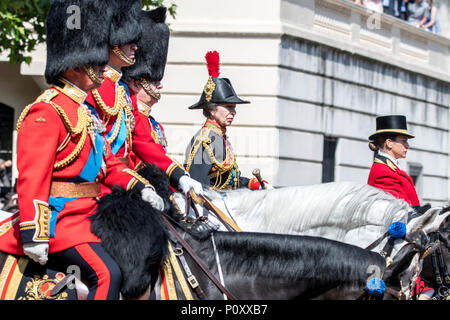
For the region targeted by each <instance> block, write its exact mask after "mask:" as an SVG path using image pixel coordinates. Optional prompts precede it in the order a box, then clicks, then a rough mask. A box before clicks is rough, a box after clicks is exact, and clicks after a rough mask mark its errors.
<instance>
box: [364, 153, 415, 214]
mask: <svg viewBox="0 0 450 320" xmlns="http://www.w3.org/2000/svg"><path fill="white" fill-rule="evenodd" d="M367 183H368V184H369V185H371V186H373V187H376V188H379V189H382V190H384V191H386V192H389V193H390V194H392V195H393V196H394V197H396V198H399V199H403V200H405V201H406V202H407V203H408V204H409V205H410V206H420V202H419V198H418V197H417V192H416V188H415V187H414V183H413V181H412V179H411V177H410V176H409V175H408V174H407V173H406V172H404V171H403V170H401V169H400V168H399V167H397V166H396V165H395V164H394V163H392V161H391V160H389V159H388V158H386V157H383V156H382V155H379V154H377V155H376V156H375V159H374V162H373V165H372V168H371V169H370V173H369V179H368V182H367Z"/></svg>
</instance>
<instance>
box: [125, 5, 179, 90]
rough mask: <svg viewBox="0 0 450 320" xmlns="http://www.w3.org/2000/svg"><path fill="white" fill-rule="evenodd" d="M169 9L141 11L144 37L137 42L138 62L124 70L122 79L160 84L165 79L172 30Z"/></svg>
mask: <svg viewBox="0 0 450 320" xmlns="http://www.w3.org/2000/svg"><path fill="white" fill-rule="evenodd" d="M166 13H167V8H165V7H158V8H156V9H154V10H151V11H146V10H141V14H140V16H141V19H140V24H141V26H142V37H141V38H140V39H139V41H138V42H137V47H138V49H137V50H136V53H135V59H136V62H135V63H134V64H133V65H131V66H129V67H124V68H122V79H123V80H124V81H126V82H127V81H129V80H131V79H136V80H138V79H141V78H144V79H146V80H149V81H153V82H158V81H161V80H162V78H163V77H164V70H165V68H166V63H167V53H168V50H169V37H170V30H169V27H168V26H167V24H166V23H165V21H166Z"/></svg>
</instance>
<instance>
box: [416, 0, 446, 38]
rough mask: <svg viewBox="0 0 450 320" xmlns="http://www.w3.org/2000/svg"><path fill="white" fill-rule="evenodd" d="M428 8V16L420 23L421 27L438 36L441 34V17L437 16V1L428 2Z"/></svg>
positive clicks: (428, 0)
mask: <svg viewBox="0 0 450 320" xmlns="http://www.w3.org/2000/svg"><path fill="white" fill-rule="evenodd" d="M427 2H428V6H429V8H430V10H429V12H428V16H426V17H425V18H423V19H422V21H420V24H419V25H420V27H421V28H423V29H426V30H428V31H431V32H434V33H436V34H441V24H440V22H439V17H438V15H437V7H436V1H434V0H427Z"/></svg>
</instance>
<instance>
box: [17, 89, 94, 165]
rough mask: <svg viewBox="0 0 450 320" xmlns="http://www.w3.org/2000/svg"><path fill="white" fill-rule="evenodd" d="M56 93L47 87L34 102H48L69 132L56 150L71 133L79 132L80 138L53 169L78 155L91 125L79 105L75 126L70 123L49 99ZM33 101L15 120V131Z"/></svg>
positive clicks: (61, 148)
mask: <svg viewBox="0 0 450 320" xmlns="http://www.w3.org/2000/svg"><path fill="white" fill-rule="evenodd" d="M56 95H58V92H56V90H54V89H48V90H46V91H45V92H44V93H43V94H42V95H41V96H39V97H38V98H37V99H36V101H35V102H34V103H37V102H45V103H48V104H50V105H51V106H52V107H53V108H54V109H55V110H56V112H57V113H58V115H59V116H60V118H61V120H62V121H63V123H64V126H65V127H66V129H67V131H68V132H69V133H68V136H67V137H66V138H65V139H64V142H63V144H64V147H62V146H60V147H59V148H58V150H57V152H60V151H62V150H63V149H64V148H65V147H66V146H67V144H68V142H69V140H70V136H71V135H80V134H81V136H80V139H79V140H78V143H77V145H76V147H75V149H74V150H73V151H72V152H71V153H70V154H69V155H68V156H67V157H66V158H64V159H63V160H61V161H58V162H56V163H55V164H54V165H53V168H54V169H55V170H59V169H62V168H64V167H65V166H67V165H68V164H70V163H72V162H73V161H74V160H75V159H76V158H77V157H78V155H79V154H80V153H81V150H82V149H83V147H84V144H85V142H86V136H87V131H88V127H89V126H90V125H91V126H92V119H91V118H90V117H89V116H88V115H87V113H86V111H85V110H84V108H83V107H81V106H80V107H79V108H78V110H77V115H78V122H77V124H76V126H75V127H74V126H73V125H72V123H71V122H70V120H69V117H68V116H67V114H66V113H65V112H64V109H63V108H62V107H61V106H59V105H57V104H56V103H54V102H52V101H51V99H53V98H54V97H55V96H56ZM34 103H33V104H29V105H28V106H26V107H25V109H24V110H23V111H22V113H21V114H20V116H19V119H18V120H17V125H16V129H17V131H19V130H20V128H21V126H22V122H23V120H24V119H25V117H26V116H27V114H28V112H29V111H30V109H31V107H32V106H33V105H34Z"/></svg>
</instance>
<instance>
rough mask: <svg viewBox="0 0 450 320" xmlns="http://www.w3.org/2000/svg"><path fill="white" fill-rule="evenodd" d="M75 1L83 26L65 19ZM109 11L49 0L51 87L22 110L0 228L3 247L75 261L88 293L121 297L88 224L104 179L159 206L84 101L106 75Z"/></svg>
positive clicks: (93, 2) (95, 4) (53, 261)
mask: <svg viewBox="0 0 450 320" xmlns="http://www.w3.org/2000/svg"><path fill="white" fill-rule="evenodd" d="M72 5H76V6H78V7H79V8H80V14H81V21H82V23H81V25H80V29H70V28H68V27H67V25H66V19H67V17H68V14H67V12H68V7H69V6H72ZM111 18H112V10H110V8H109V7H108V6H105V3H104V1H100V0H52V2H51V5H50V9H49V12H48V16H47V40H46V41H47V65H46V70H45V77H46V80H47V82H48V83H49V84H50V85H51V87H50V88H49V89H47V90H46V91H44V92H43V93H42V94H41V95H40V96H39V97H38V98H37V99H36V101H35V102H34V103H32V104H30V105H29V106H27V107H26V108H25V109H24V111H23V112H22V114H21V115H20V117H19V120H18V123H17V131H18V138H17V167H18V171H19V176H18V180H17V193H18V203H19V210H20V211H19V213H18V214H17V215H14V216H11V220H10V221H9V222H6V224H3V227H2V232H1V234H0V251H2V252H6V253H9V254H12V255H26V256H28V257H30V258H31V259H33V260H34V261H35V262H38V263H40V264H42V265H44V264H46V263H47V261H48V262H49V264H50V265H51V266H52V268H55V270H61V271H66V270H67V268H68V266H74V265H75V266H78V267H79V268H80V275H81V277H82V279H83V280H85V281H86V283H87V285H88V289H89V293H88V296H87V298H88V299H99V300H105V299H118V298H119V291H120V285H121V281H122V274H121V271H120V268H119V267H118V265H117V263H116V262H115V261H114V260H113V259H112V258H111V256H110V255H109V254H108V253H107V252H106V251H105V249H104V248H103V247H102V244H101V240H100V239H99V238H98V237H97V236H96V235H94V234H93V233H92V231H91V222H90V219H89V217H90V216H92V215H93V214H94V213H95V211H96V209H97V200H96V199H97V197H99V196H100V188H101V186H102V185H106V186H108V187H112V186H113V185H117V186H119V187H121V188H123V189H127V190H132V189H133V190H136V191H137V192H140V194H141V195H142V198H143V199H144V200H146V201H148V202H150V203H151V204H152V205H153V206H154V207H155V208H159V209H162V208H163V207H164V202H163V200H162V199H161V198H160V197H159V196H158V195H157V194H156V192H155V191H154V189H153V187H152V186H151V185H150V183H149V182H148V181H146V180H145V179H144V178H142V177H140V176H139V175H138V174H137V173H136V172H134V171H132V170H130V169H129V168H128V167H126V166H125V165H124V164H123V163H122V162H120V161H119V160H118V159H117V158H115V157H114V156H113V155H112V152H111V147H110V145H109V144H108V143H107V142H106V141H105V140H104V138H103V136H102V134H101V130H102V126H101V120H100V119H98V118H97V117H95V115H94V114H93V113H91V111H90V109H89V108H88V107H87V105H86V104H85V98H86V96H87V92H88V91H90V90H92V89H95V88H98V87H99V86H100V85H101V82H102V81H103V72H104V71H105V65H106V63H107V62H108V59H109V48H108V37H109V28H110V25H111ZM9 257H12V256H9ZM0 280H4V279H0ZM1 285H2V284H1V283H0V287H1ZM11 298H12V299H14V297H11Z"/></svg>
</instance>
